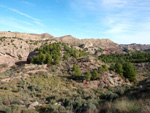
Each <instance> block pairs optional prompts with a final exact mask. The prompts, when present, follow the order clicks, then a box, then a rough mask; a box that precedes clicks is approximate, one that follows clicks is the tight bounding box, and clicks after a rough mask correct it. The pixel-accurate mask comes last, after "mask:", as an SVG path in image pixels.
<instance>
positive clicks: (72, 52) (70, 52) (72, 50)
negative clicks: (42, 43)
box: [63, 44, 88, 60]
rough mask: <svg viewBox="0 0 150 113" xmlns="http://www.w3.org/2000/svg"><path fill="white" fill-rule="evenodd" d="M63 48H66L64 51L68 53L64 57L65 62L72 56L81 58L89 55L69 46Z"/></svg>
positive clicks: (65, 45)
mask: <svg viewBox="0 0 150 113" xmlns="http://www.w3.org/2000/svg"><path fill="white" fill-rule="evenodd" d="M63 46H64V50H65V51H66V53H65V55H64V59H65V60H67V59H68V58H69V57H70V56H72V57H73V58H79V57H82V56H85V55H88V53H87V52H84V51H81V50H77V49H75V48H73V47H69V46H67V44H63Z"/></svg>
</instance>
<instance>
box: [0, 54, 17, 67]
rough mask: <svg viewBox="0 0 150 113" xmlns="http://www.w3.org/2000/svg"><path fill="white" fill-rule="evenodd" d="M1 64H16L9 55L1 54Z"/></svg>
mask: <svg viewBox="0 0 150 113" xmlns="http://www.w3.org/2000/svg"><path fill="white" fill-rule="evenodd" d="M0 65H6V66H9V67H11V66H13V65H15V60H14V59H13V58H12V57H10V56H7V55H3V56H0Z"/></svg>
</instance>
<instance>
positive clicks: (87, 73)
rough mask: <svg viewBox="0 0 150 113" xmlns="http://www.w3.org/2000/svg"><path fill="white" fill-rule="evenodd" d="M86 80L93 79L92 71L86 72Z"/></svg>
mask: <svg viewBox="0 0 150 113" xmlns="http://www.w3.org/2000/svg"><path fill="white" fill-rule="evenodd" d="M84 80H87V81H90V80H91V73H90V72H89V71H88V72H86V73H85V75H84Z"/></svg>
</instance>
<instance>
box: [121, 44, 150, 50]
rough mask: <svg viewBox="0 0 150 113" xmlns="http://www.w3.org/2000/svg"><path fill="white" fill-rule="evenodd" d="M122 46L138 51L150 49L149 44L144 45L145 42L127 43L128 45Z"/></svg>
mask: <svg viewBox="0 0 150 113" xmlns="http://www.w3.org/2000/svg"><path fill="white" fill-rule="evenodd" d="M122 47H124V48H126V49H127V50H138V51H142V50H149V49H150V45H146V44H135V43H133V44H129V45H122Z"/></svg>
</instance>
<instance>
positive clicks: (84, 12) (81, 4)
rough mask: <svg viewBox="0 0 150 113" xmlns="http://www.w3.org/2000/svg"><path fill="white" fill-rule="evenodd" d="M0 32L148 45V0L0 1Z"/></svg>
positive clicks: (149, 6)
mask: <svg viewBox="0 0 150 113" xmlns="http://www.w3.org/2000/svg"><path fill="white" fill-rule="evenodd" d="M0 31H18V32H26V33H46V32H47V33H50V34H51V35H54V36H56V37H59V36H64V35H72V36H74V37H76V38H79V39H83V38H96V39H97V38H99V39H102V38H108V39H111V40H112V41H114V42H116V43H120V44H127V43H141V44H150V0H1V1H0Z"/></svg>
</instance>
